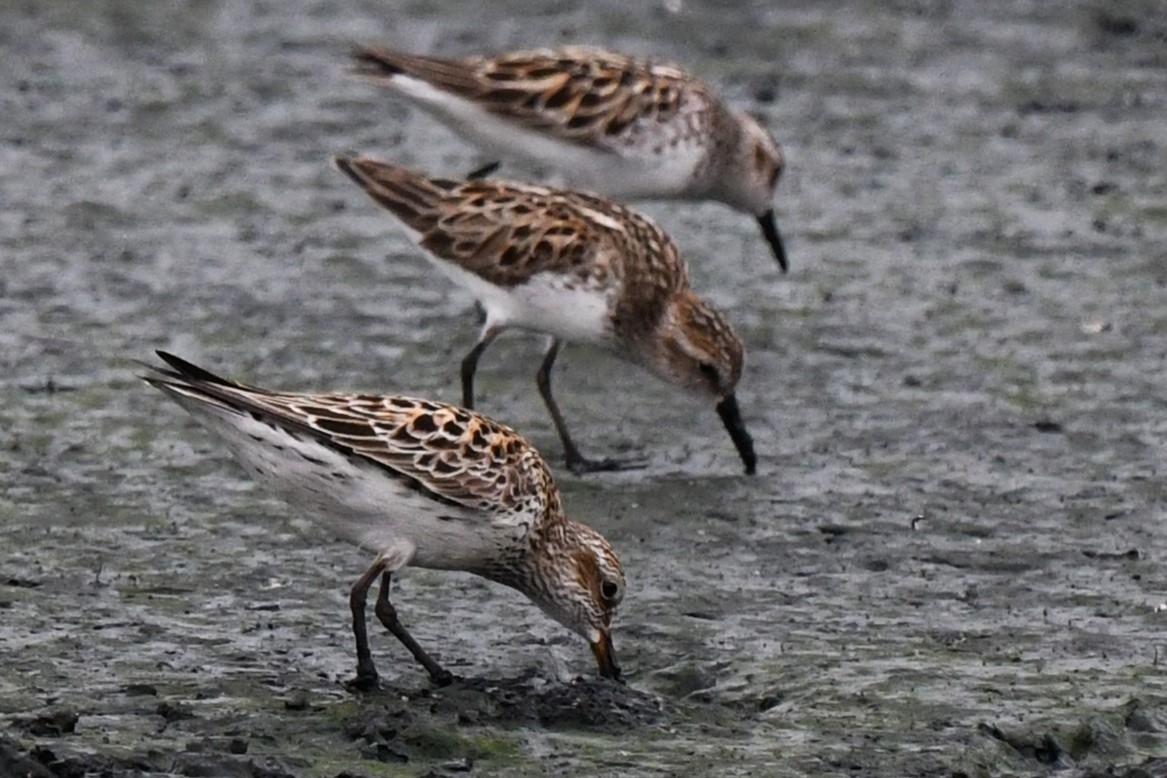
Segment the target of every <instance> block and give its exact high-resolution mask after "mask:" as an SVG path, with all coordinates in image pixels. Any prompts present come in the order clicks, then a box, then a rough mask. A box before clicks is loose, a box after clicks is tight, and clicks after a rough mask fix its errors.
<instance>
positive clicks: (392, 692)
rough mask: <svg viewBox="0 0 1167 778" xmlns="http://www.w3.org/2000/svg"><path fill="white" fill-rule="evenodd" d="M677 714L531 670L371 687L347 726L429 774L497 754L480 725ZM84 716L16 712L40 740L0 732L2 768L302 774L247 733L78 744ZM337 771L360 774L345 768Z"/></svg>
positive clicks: (653, 722)
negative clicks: (151, 743) (139, 744)
mask: <svg viewBox="0 0 1167 778" xmlns="http://www.w3.org/2000/svg"><path fill="white" fill-rule="evenodd" d="M174 709H175V710H179V709H180V708H179V706H175V707H174ZM669 717H670V712H669V710H668V708H667V706H666V704H665V702H664V701H663V700H662V699H661V698H659V697H656V696H654V695H651V694H647V693H645V692H642V691H638V690H636V689H632V688H630V687H628V686H624V685H620V684H616V683H613V682H611V681H605V680H601V679H586V678H578V679H576V680H574V681H572V682H570V683H554V682H548V681H545V680H542V679H539V678H537V677H534V676H532V675H526V676H521V677H518V678H504V679H482V678H458V679H455V681H454V683H453V684H451V685H450V686H446V687H442V688H430V687H424V688H420V689H412V690H403V689H394V688H385V689H381V690H378V691H375V692H371V693H366V694H362V695H361V696H360V697H359V698H358V701H357V707H356V711H355V713H354V714H353V715H352V716H350V717H349V718H347V719H346V720H344V721H343V722H342V724H341V729H342V731H343V735H344V736H345V738H347V739H348V740H349V741H350V742H352V743H353V746H354V748H355V753H354V756H358V757H359V758H362V759H365V760H370V761H374V762H381V763H386V764H401V765H419V764H424V765H432V766H431V767H430V768H429V769H428V772H426V773H423V775H431V776H443V775H453V774H459V773H465V772H470V771H472V770H474V769H475V765H476V764H477V763H478V762H480V761H481V760H482V759H484V758H487V757H489V756H490V754H489V753H488V752H487V750H486V749H485V747H484V746H483V745H481V741H479V740H478V739H476V738H475V737H474V736H475V735H476V734H478V733H480V732H487V731H497V729H498V728H503V729H506V728H509V727H522V728H527V729H531V728H542V729H544V730H549V731H555V730H559V731H576V732H578V731H591V732H600V733H607V734H615V733H620V732H628V731H632V730H638V729H639V730H642V729H643V728H646V727H654V726H660V725H663V724H665V723H667V722H668V720H669ZM180 718H183V717H180ZM77 720H78V715H77V714H76V713H74V712H71V711H68V710H58V711H53V712H49V713H46V714H44V715H42V716H39V717H35V718H29V719H27V720H21V721H17V722H14V723H16V724H17V727H16V730H17V731H16V732H14V734H19V735H21V736H25V737H29V738H30V739H32V738H35V739H36V740H38V741H40V742H39V743H30V744H28V745H25V744H23V743H22V742H21V740H20V739H18V738H17V737H10V736H8V735H4V734H0V778H50V777H51V778H83V776H94V775H97V776H103V777H106V778H129V777H130V776H135V777H138V776H142V777H144V776H153V775H159V776H161V775H180V776H215V777H216V778H296V777H297V773H296V772H293V769H294V767H293V766H289V765H287V764H285V763H283V762H282V761H281V760H279V759H276V758H273V757H257V756H249V755H248V754H247V750H248V742H247V741H246V740H245V739H242V738H235V739H232V740H224V741H222V742H220V741H219V740H214V739H204V740H202V741H199V740H193V741H191V742H190V743H188V745H187V750H186V751H184V752H181V753H178V754H166V755H162V754H159V753H157V752H146V753H144V754H139V755H137V756H134V757H129V758H124V757H118V756H114V755H110V754H100V753H74V752H73V750H72V749H71V748H70V747H69V745H68V743H69V741H68V739H67V736H68V735H70V734H71V733H72V732H73V731H74V728H75V727H76V724H77ZM58 739H61V740H58ZM46 742H49V743H52V747H49V746H48V745H46ZM57 742H61V743H63V744H64V746H63V747H58V746H57ZM337 778H361V774H359V773H352V772H341V773H338V774H337Z"/></svg>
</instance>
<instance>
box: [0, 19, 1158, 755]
mask: <svg viewBox="0 0 1167 778" xmlns="http://www.w3.org/2000/svg"><path fill="white" fill-rule="evenodd" d="M400 5H401V6H402V7H393V4H389V3H379V2H370V1H368V0H352V2H340V0H292V1H289V2H279V3H277V2H274V1H273V0H255V1H254V2H250V3H246V2H227V1H226V0H224V1H223V2H216V1H215V0H206V1H205V2H195V1H194V0H191V1H190V2H185V3H144V2H138V1H137V0H94V1H93V2H87V3H75V2H62V1H60V0H6V2H4V3H2V4H0V45H2V47H3V57H2V58H0V72H2V74H3V80H2V85H3V90H2V92H0V95H2V96H0V101H2V105H3V109H2V116H3V118H2V120H0V246H2V250H0V269H2V271H3V272H2V274H0V367H2V368H3V374H2V375H0V387H2V391H3V403H2V405H0V429H2V430H3V432H2V433H0V474H2V477H0V482H2V483H0V775H26V774H27V775H50V774H51V775H61V776H63V775H81V774H83V773H84V772H85V771H86V770H88V771H90V773H93V774H105V775H113V776H122V775H139V774H143V773H145V774H150V775H154V774H162V773H176V774H181V775H230V776H237V775H238V776H283V775H294V776H298V777H299V776H304V777H307V776H327V777H328V778H332V777H333V776H337V775H342V774H343V775H349V776H382V775H446V774H453V773H458V772H466V771H468V772H471V773H473V774H478V775H529V774H557V773H572V774H581V775H600V774H610V775H617V774H618V775H629V776H643V775H699V774H710V775H714V774H715V775H809V774H814V775H831V774H837V775H870V776H875V775H882V776H904V775H960V774H963V775H1034V774H1044V773H1047V772H1050V771H1054V770H1061V771H1062V774H1071V775H1087V774H1107V775H1110V774H1119V775H1128V776H1135V775H1163V774H1167V762H1165V761H1164V758H1165V757H1167V686H1165V685H1164V678H1165V672H1164V663H1167V639H1165V638H1164V628H1165V626H1167V605H1164V603H1165V602H1167V568H1165V566H1164V564H1163V561H1164V558H1165V555H1167V550H1165V548H1167V527H1165V525H1164V513H1165V509H1167V491H1165V487H1164V483H1163V469H1164V457H1163V451H1164V448H1163V446H1164V439H1165V437H1167V390H1165V389H1164V377H1165V376H1167V249H1165V248H1164V246H1165V245H1167V243H1165V239H1167V164H1165V161H1167V14H1165V13H1164V8H1163V5H1162V3H1161V2H1160V0H1147V1H1146V2H1138V1H1137V0H1134V1H1132V2H1121V1H1120V2H1108V1H1104V0H1077V1H1076V2H1066V3H1036V2H1031V3H1011V2H984V3H977V2H972V1H971V0H970V1H969V2H944V0H934V1H930V0H919V1H918V2H912V1H911V0H907V1H905V2H891V3H877V2H846V3H844V2H827V3H810V2H806V3H784V4H781V7H775V8H770V7H768V5H767V4H765V3H752V4H746V3H728V2H715V1H714V0H709V1H708V2H696V1H695V0H677V2H669V3H665V4H661V3H655V2H654V3H642V4H637V3H622V2H616V1H615V0H610V1H606V2H588V3H583V2H563V3H555V4H545V5H541V6H538V7H536V8H535V9H534V10H532V5H533V4H527V3H519V2H499V3H493V4H491V10H490V11H489V12H488V11H486V10H483V7H482V6H481V5H480V4H477V3H453V2H451V3H435V2H433V0H420V1H419V2H411V3H403V4H400ZM774 5H775V6H777V5H778V4H774ZM666 6H667V7H666ZM357 40H360V41H384V42H389V43H394V44H397V45H401V46H406V47H409V48H412V49H416V50H423V51H433V52H441V53H446V54H463V53H472V52H478V51H484V50H499V49H505V48H511V47H518V46H527V45H539V44H545V43H554V42H561V41H584V42H595V43H601V44H605V45H608V46H611V47H614V48H618V49H626V50H629V51H637V52H647V53H653V54H658V55H662V56H666V57H668V58H671V59H676V60H680V61H682V62H684V63H685V64H686V65H688V66H689V67H690V68H691V69H692V70H694V71H696V72H698V73H701V74H703V75H704V76H706V77H708V78H709V79H710V80H712V81H714V82H715V83H717V84H718V85H720V87H721V88H722V89H724V91H725V92H726V93H727V94H728V96H729V97H730V98H731V99H732V100H733V101H734V102H736V103H738V104H740V105H743V106H747V107H749V108H751V109H754V110H757V111H759V112H761V113H762V114H763V115H764V116H765V117H766V118H767V120H768V122H769V124H770V125H771V126H772V127H773V128H774V130H775V132H776V134H777V135H778V137H779V138H780V139H781V141H782V142H783V144H784V146H785V149H786V152H787V156H788V160H789V168H788V172H787V175H786V177H785V179H784V181H783V182H782V184H781V186H780V188H779V194H778V198H777V201H776V203H777V207H778V212H779V215H780V223H781V225H782V227H783V228H784V230H785V232H786V235H787V236H788V239H789V248H790V255H791V260H792V262H793V271H792V272H791V274H790V275H789V276H787V277H783V276H781V275H780V274H779V273H778V271H777V268H776V267H775V266H774V262H773V260H772V258H771V257H769V256H768V255H767V253H766V249H765V247H764V245H763V244H762V243H761V241H760V240H759V239H758V238H757V236H756V235H755V228H754V226H753V224H752V222H751V220H749V219H747V218H743V217H739V216H736V215H734V214H732V213H730V212H729V211H727V210H726V209H724V208H722V207H719V206H716V205H688V206H681V205H668V204H660V203H652V204H646V205H645V206H644V209H645V210H646V211H647V212H648V213H650V214H651V215H653V216H654V217H655V218H657V219H659V220H660V221H661V223H662V224H663V225H664V226H665V227H666V228H667V229H669V230H670V231H671V232H672V233H673V235H674V236H675V237H676V239H677V241H678V242H679V244H680V245H681V246H682V249H683V251H684V252H685V254H686V256H687V257H688V259H689V261H690V263H691V265H692V270H693V275H694V282H695V285H696V286H697V287H698V289H699V290H702V291H703V292H705V293H707V294H708V296H709V297H711V298H712V299H713V300H715V301H716V302H717V303H718V304H720V305H721V306H723V307H724V308H725V309H726V310H727V311H728V313H729V315H730V316H731V318H732V320H733V321H734V322H735V323H736V325H737V326H738V328H739V330H740V332H741V334H742V336H743V338H744V339H745V341H746V342H747V344H748V349H749V364H748V368H747V371H746V374H745V377H744V380H743V384H742V387H741V390H740V392H739V396H740V398H741V401H742V406H743V409H744V412H745V415H746V417H747V420H748V422H749V425H750V426H751V428H752V430H753V433H754V436H755V438H756V441H757V445H758V448H759V453H760V455H761V464H760V467H759V471H760V472H759V475H758V476H757V477H756V478H746V477H744V476H741V475H740V474H739V463H738V462H737V460H736V456H735V454H734V452H733V449H732V447H731V446H730V444H729V442H728V440H726V439H725V435H724V432H723V431H722V430H721V428H720V425H719V424H718V422H717V419H716V417H715V415H714V414H713V412H712V410H711V409H708V408H705V407H701V406H698V405H696V404H693V403H691V402H690V401H689V400H687V399H685V398H683V397H681V396H679V395H678V394H677V393H676V392H675V391H673V390H672V389H670V388H669V387H668V386H665V385H663V384H661V383H658V382H656V381H655V380H652V379H650V378H648V377H646V375H645V374H643V373H642V372H639V371H637V370H636V369H634V368H632V367H629V366H627V365H624V364H622V363H620V362H618V361H616V360H614V359H613V358H611V357H609V356H607V355H604V354H601V353H598V352H594V351H592V350H589V349H586V348H576V349H570V350H569V351H568V352H567V354H566V356H565V358H564V359H563V360H561V370H560V372H559V377H558V380H559V386H560V398H561V402H562V403H563V404H564V406H565V412H566V413H567V414H568V415H569V416H570V418H571V419H572V420H573V422H574V425H575V427H576V431H577V435H578V436H579V438H580V439H581V442H582V444H583V445H584V446H585V447H586V448H585V450H587V451H589V452H592V453H596V454H609V455H610V454H625V455H628V454H631V455H641V456H646V457H648V458H649V459H650V462H651V464H650V466H649V467H648V468H647V469H645V470H643V471H639V472H634V473H626V474H620V475H612V476H604V477H591V478H587V479H578V478H574V477H572V476H571V475H570V474H567V473H558V475H559V478H560V485H561V487H562V489H563V491H564V492H565V500H566V503H567V506H568V508H569V511H570V513H571V514H572V515H573V516H574V517H576V518H578V519H582V520H584V521H587V522H589V523H592V524H594V525H596V526H597V527H599V528H600V529H601V530H602V531H604V532H605V533H606V534H607V535H608V537H609V538H610V539H611V540H612V542H613V543H614V544H615V546H616V547H617V549H618V550H619V551H620V552H621V553H622V556H623V558H624V562H625V566H626V568H627V571H628V576H629V581H630V585H629V594H628V597H627V599H626V602H625V607H624V608H623V611H622V614H621V617H620V620H619V624H618V630H617V633H616V641H617V648H618V649H619V652H620V656H621V659H622V661H623V664H624V666H625V670H626V672H627V675H628V680H629V685H628V686H627V687H626V688H617V687H614V686H612V685H608V684H602V683H599V682H598V681H597V680H595V679H594V678H593V676H594V671H593V668H592V663H591V658H590V656H589V655H588V652H587V649H586V647H585V646H584V645H583V643H582V642H581V641H579V640H578V639H576V638H574V637H572V636H570V635H568V634H566V633H565V632H564V630H563V629H561V628H560V627H558V626H557V625H555V624H553V623H551V622H550V621H548V620H547V619H546V618H545V617H543V616H542V615H541V614H540V613H538V612H537V611H536V610H535V609H534V608H532V607H530V606H529V605H527V604H526V602H525V601H524V600H523V599H522V598H521V597H519V596H518V595H516V594H514V593H511V592H509V591H502V590H499V589H498V588H496V587H492V586H489V585H487V584H484V583H482V582H480V581H478V580H476V579H472V578H469V577H466V576H459V575H448V574H439V573H429V572H425V571H420V572H416V573H414V574H413V575H412V576H411V577H409V578H407V579H406V580H405V581H404V582H403V584H402V586H401V588H400V594H399V597H398V600H399V605H400V609H401V612H402V614H403V618H404V619H405V620H406V622H407V623H408V624H410V625H411V626H412V628H413V629H414V633H415V635H417V637H418V638H419V640H420V641H421V642H422V643H423V644H425V645H427V646H429V647H431V648H432V649H433V650H434V651H435V652H436V653H437V654H439V655H440V657H441V659H443V660H444V661H445V662H447V663H448V664H449V666H450V667H451V668H452V669H454V670H455V672H457V673H458V674H460V675H461V676H463V680H461V681H459V682H458V683H456V684H455V685H454V686H453V687H451V688H450V689H444V690H431V689H430V688H429V685H428V683H427V681H426V678H425V676H424V674H423V673H422V672H421V671H420V670H419V669H418V668H416V667H415V666H414V665H413V664H412V662H411V661H409V660H408V658H407V655H406V654H405V652H404V651H403V650H402V648H401V647H400V646H399V645H397V644H396V642H395V641H394V640H393V639H392V638H391V637H390V636H388V635H385V634H381V633H377V634H375V635H374V639H373V648H374V652H375V656H376V658H377V660H378V662H379V666H380V668H381V670H382V674H383V675H384V676H385V688H384V690H383V691H382V692H381V693H378V694H373V695H366V696H359V697H357V696H353V695H352V694H350V693H348V692H347V691H346V690H345V688H344V681H345V680H346V679H347V678H348V677H350V675H351V674H352V672H353V664H354V663H353V657H352V649H351V645H350V643H351V639H350V635H349V627H348V615H347V600H346V595H347V589H348V586H349V585H350V584H351V582H352V580H353V579H354V578H355V577H356V576H357V575H358V574H359V573H360V572H361V571H362V570H363V569H364V567H365V565H366V564H367V562H368V559H367V558H366V557H365V556H363V555H362V554H361V553H360V552H358V551H357V550H356V549H354V548H351V547H349V546H346V545H344V544H341V543H338V542H334V541H332V540H331V539H330V538H329V537H328V536H327V534H325V533H324V532H323V531H322V530H320V529H318V528H317V527H316V526H315V525H313V524H311V523H309V522H307V521H305V520H304V519H303V518H302V517H300V516H298V515H297V514H296V513H295V512H294V511H291V510H289V509H288V508H287V507H286V506H284V505H283V504H281V503H278V502H275V501H272V500H269V499H267V498H266V497H265V496H264V495H262V494H261V493H259V492H258V491H256V490H254V489H253V488H252V486H251V484H250V482H248V481H247V480H246V478H245V476H244V475H243V473H242V471H241V470H240V469H238V468H237V467H236V466H235V465H234V463H233V462H232V461H230V460H229V459H228V458H227V457H226V455H225V454H224V453H223V452H221V451H220V450H219V449H218V448H217V447H216V445H215V442H214V441H213V440H211V439H210V438H209V437H208V436H207V435H206V434H204V433H203V432H202V431H201V429H199V428H198V427H196V426H195V424H194V423H193V422H192V421H191V420H190V419H188V418H187V417H186V416H185V415H184V414H183V412H182V411H181V410H180V409H179V408H177V407H176V406H173V405H171V404H169V403H168V402H167V401H166V400H165V399H164V398H162V397H161V396H159V395H157V394H156V393H154V392H152V391H151V390H150V389H148V388H147V387H146V386H144V385H143V384H141V383H140V382H139V381H138V380H137V379H136V378H135V375H136V373H138V372H140V368H139V367H138V366H136V365H135V364H134V360H135V359H148V358H150V356H151V352H152V350H153V349H155V348H165V349H168V350H172V351H175V352H177V353H179V354H181V355H184V356H186V357H188V358H190V359H193V360H195V361H201V362H203V363H205V364H207V365H208V366H210V367H212V368H216V369H218V370H221V371H223V372H225V373H227V374H229V375H233V376H237V377H240V378H245V379H247V380H250V381H253V382H256V383H260V384H266V385H270V386H274V387H283V388H298V389H305V390H309V389H326V388H338V389H339V388H353V389H355V388H362V389H370V390H374V389H375V390H383V391H390V392H393V391H401V392H409V393H414V394H421V395H429V396H433V397H437V398H442V399H446V400H455V399H456V398H457V396H458V388H457V379H456V373H457V370H456V362H457V360H458V359H459V358H460V357H461V355H462V354H463V353H464V352H465V350H466V349H467V348H468V347H469V345H470V344H471V343H472V342H473V331H474V325H473V317H472V315H471V312H470V306H469V300H468V298H466V297H465V296H464V295H463V294H461V293H460V292H457V291H455V290H453V289H452V288H451V287H450V286H449V284H448V283H446V282H445V281H444V280H443V279H441V278H439V277H438V276H436V275H435V274H434V273H433V272H432V271H431V270H430V269H429V268H428V266H427V265H426V264H425V263H424V261H422V260H421V259H420V258H419V257H418V256H417V253H416V251H414V250H413V249H411V248H410V247H409V245H408V244H407V243H406V241H405V239H404V238H403V237H402V236H401V235H400V234H398V233H397V232H395V230H394V228H393V225H392V224H391V222H390V220H389V218H388V217H387V216H385V215H383V214H381V213H379V212H378V211H377V210H376V209H375V208H374V207H373V206H372V205H371V204H370V203H369V202H367V201H366V199H365V197H364V196H363V195H362V194H361V193H360V192H359V191H357V190H356V189H355V187H353V186H352V185H351V184H350V183H349V182H347V181H346V180H344V179H343V178H342V177H341V176H340V175H338V174H336V173H335V172H333V171H332V170H330V169H329V167H328V164H327V157H328V155H330V154H332V153H335V152H338V151H346V150H358V151H367V152H370V153H376V154H379V155H381V156H385V157H389V158H392V159H395V160H398V161H402V162H405V163H408V164H412V165H416V166H419V167H423V168H425V169H427V170H432V171H435V172H442V173H447V174H457V173H461V172H465V171H467V170H469V169H471V168H472V167H474V166H475V165H477V164H479V163H480V162H482V161H484V160H483V159H482V158H481V157H479V156H477V155H476V154H475V152H474V151H473V150H472V149H470V148H469V147H468V146H466V145H464V144H463V143H461V142H460V141H459V140H457V139H456V138H455V137H454V136H452V135H451V134H450V133H448V132H446V131H445V130H444V129H442V128H440V127H439V126H438V125H435V124H434V123H433V122H432V121H430V120H429V119H427V118H426V117H424V116H421V115H419V114H418V113H416V112H415V111H412V110H410V109H409V108H407V107H405V106H403V105H402V104H400V103H395V102H393V101H392V100H390V99H389V97H388V96H387V95H386V94H384V93H381V92H378V91H376V90H375V89H373V88H371V87H368V86H365V85H362V84H359V83H356V82H353V81H350V80H348V79H346V78H345V77H344V70H345V67H346V53H347V49H348V46H349V45H350V43H351V42H353V41H357ZM510 170H511V171H512V172H513V173H514V174H515V175H523V171H521V170H519V169H515V168H510ZM539 348H540V346H539V344H538V343H537V341H535V340H533V339H530V338H526V337H522V336H512V337H509V338H505V339H503V340H501V341H500V342H498V343H497V344H496V345H495V347H494V348H492V350H491V351H490V352H488V354H487V356H486V358H485V359H484V361H483V364H482V368H481V372H480V391H481V403H480V405H481V408H482V409H483V410H484V411H485V412H487V413H490V414H492V415H494V416H496V417H498V418H500V419H501V420H504V421H506V422H508V423H510V424H513V425H514V426H516V427H518V428H519V429H520V430H522V431H524V432H526V433H527V434H528V435H529V436H530V437H531V438H532V439H533V440H534V441H535V443H536V444H537V445H538V446H540V447H541V448H542V450H543V451H544V452H545V453H546V454H547V455H548V458H549V459H551V460H552V461H553V462H555V463H558V456H559V446H558V442H557V440H556V438H555V436H554V433H553V432H552V430H551V427H550V424H549V422H548V419H547V418H546V415H545V413H544V411H543V409H542V407H541V405H540V403H539V400H538V396H537V394H536V392H535V389H534V386H533V381H532V380H531V377H532V376H533V373H534V370H535V367H536V365H537V362H538V354H539ZM577 678H578V679H579V680H576V679H577ZM1111 766H1115V767H1114V770H1113V773H1111V772H1106V770H1107V769H1108V768H1109V767H1111ZM1136 766H1141V767H1136ZM1140 770H1141V771H1142V772H1140ZM38 771H39V772H38Z"/></svg>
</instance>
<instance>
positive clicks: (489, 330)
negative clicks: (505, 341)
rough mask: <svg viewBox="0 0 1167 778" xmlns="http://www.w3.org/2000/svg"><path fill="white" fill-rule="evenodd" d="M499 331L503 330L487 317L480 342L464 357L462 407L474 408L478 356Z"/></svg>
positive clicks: (480, 334)
mask: <svg viewBox="0 0 1167 778" xmlns="http://www.w3.org/2000/svg"><path fill="white" fill-rule="evenodd" d="M499 332H501V330H500V329H499V328H498V327H495V326H494V325H492V324H491V323H490V321H489V317H487V322H486V324H484V325H483V327H482V332H481V333H479V335H478V342H477V343H475V344H474V348H472V349H470V353H469V354H467V355H466V356H465V357H464V358H463V359H462V407H464V408H470V409H473V408H474V372H475V371H476V370H478V358H479V357H480V356H482V352H483V351H486V347H487V346H489V345H490V343H491V341H493V340H494V339H495V338H496V337H497V336H498V333H499Z"/></svg>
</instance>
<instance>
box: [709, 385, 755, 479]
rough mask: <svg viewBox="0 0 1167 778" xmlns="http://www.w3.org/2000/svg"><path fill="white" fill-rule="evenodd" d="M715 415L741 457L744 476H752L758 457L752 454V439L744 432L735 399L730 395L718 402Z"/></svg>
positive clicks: (744, 428) (744, 426) (743, 425)
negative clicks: (718, 417) (743, 465)
mask: <svg viewBox="0 0 1167 778" xmlns="http://www.w3.org/2000/svg"><path fill="white" fill-rule="evenodd" d="M717 415H718V416H720V417H721V423H722V424H724V425H725V428H726V430H728V431H729V436H730V437H731V438H732V439H733V444H734V445H735V446H737V453H738V454H740V455H741V458H742V463H743V464H745V466H746V475H753V474H754V473H755V471H756V470H757V468H758V455H757V454H755V453H754V439H753V438H751V437H750V433H748V432H746V425H745V424H744V423H743V422H742V414H741V411H739V410H738V407H737V398H736V397H734V396H733V395H732V394H731V395H729V396H728V397H726V398H725V399H724V400H722V401H721V402H719V403H718V404H717Z"/></svg>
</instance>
